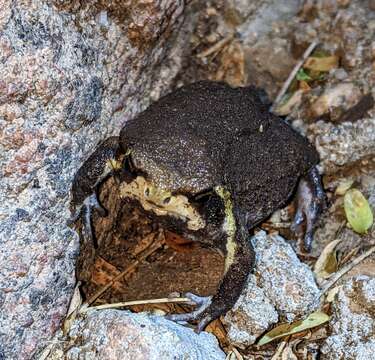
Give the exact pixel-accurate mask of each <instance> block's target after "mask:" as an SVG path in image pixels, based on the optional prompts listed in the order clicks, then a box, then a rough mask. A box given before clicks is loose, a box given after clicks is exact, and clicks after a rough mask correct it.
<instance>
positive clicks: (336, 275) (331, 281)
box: [320, 246, 375, 297]
mask: <svg viewBox="0 0 375 360" xmlns="http://www.w3.org/2000/svg"><path fill="white" fill-rule="evenodd" d="M374 252H375V246H373V247H371V248H370V249H369V250H367V251H366V252H364V253H363V254H362V255H360V256H358V257H357V258H355V259H354V260H353V261H352V262H350V263H349V264H348V265H346V266H344V267H342V268H341V269H340V270H339V271H337V272H336V273H334V274H333V275H332V276H331V277H330V278H329V279H328V280H327V281H326V282H325V284H324V285H323V287H322V290H321V291H320V297H321V296H323V295H324V294H325V293H326V292H327V291H328V290H329V289H330V288H331V286H332V285H333V284H335V283H336V282H337V281H338V280H339V279H340V278H341V277H342V276H343V275H345V274H346V273H347V272H348V271H350V270H351V269H353V268H354V266H357V265H358V264H359V263H360V262H362V261H363V260H365V259H366V258H367V257H369V256H370V255H371V254H373V253H374Z"/></svg>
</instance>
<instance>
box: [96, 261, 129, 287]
mask: <svg viewBox="0 0 375 360" xmlns="http://www.w3.org/2000/svg"><path fill="white" fill-rule="evenodd" d="M120 273H121V271H119V270H118V269H117V268H116V267H115V266H113V265H112V264H110V263H109V262H107V261H105V260H104V259H103V258H101V257H98V258H97V259H96V260H95V264H94V269H93V272H92V275H91V281H92V283H93V284H95V285H98V286H105V285H107V284H108V283H109V282H111V281H112V279H113V278H115V277H116V276H117V275H119V274H120ZM113 288H114V289H115V290H117V291H119V292H124V291H125V287H124V285H122V283H121V282H120V281H116V282H115V283H114V284H113Z"/></svg>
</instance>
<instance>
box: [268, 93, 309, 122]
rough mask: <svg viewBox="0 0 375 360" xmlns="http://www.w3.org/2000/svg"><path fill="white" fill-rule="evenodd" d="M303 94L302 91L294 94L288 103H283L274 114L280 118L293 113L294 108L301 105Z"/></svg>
mask: <svg viewBox="0 0 375 360" xmlns="http://www.w3.org/2000/svg"><path fill="white" fill-rule="evenodd" d="M303 93H304V91H303V90H301V89H300V90H297V91H296V92H294V93H293V94H292V96H290V97H289V98H288V100H287V101H286V102H281V103H280V104H279V105H278V106H277V107H276V109H275V110H274V113H275V114H277V115H280V116H285V115H288V114H289V113H291V112H292V110H293V108H294V107H295V106H297V105H299V104H300V103H301V101H302V94H303Z"/></svg>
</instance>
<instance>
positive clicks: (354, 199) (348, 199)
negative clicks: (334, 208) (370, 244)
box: [344, 189, 374, 234]
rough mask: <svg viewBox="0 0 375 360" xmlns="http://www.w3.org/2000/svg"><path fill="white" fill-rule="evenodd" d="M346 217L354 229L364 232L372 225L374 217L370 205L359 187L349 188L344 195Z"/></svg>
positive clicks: (360, 232)
mask: <svg viewBox="0 0 375 360" xmlns="http://www.w3.org/2000/svg"><path fill="white" fill-rule="evenodd" d="M344 209H345V214H346V218H347V219H348V222H349V224H350V226H351V227H352V228H353V230H354V231H355V232H357V233H359V234H364V233H366V232H367V230H368V229H369V228H370V227H371V226H372V224H373V222H374V217H373V214H372V211H371V208H370V205H369V203H368V201H367V200H366V198H365V197H364V196H363V194H362V193H361V192H360V191H359V190H357V189H351V190H348V191H347V192H346V193H345V196H344Z"/></svg>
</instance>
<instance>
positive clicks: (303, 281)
mask: <svg viewBox="0 0 375 360" xmlns="http://www.w3.org/2000/svg"><path fill="white" fill-rule="evenodd" d="M252 243H253V245H254V249H255V252H256V267H255V269H254V273H255V276H256V278H257V284H258V286H260V287H261V288H262V289H263V291H264V293H265V295H266V296H267V298H268V299H269V301H270V302H271V304H273V305H274V306H275V308H276V310H277V311H278V313H279V315H280V316H281V317H282V318H285V319H286V320H287V321H293V320H294V319H295V318H300V317H302V316H304V315H307V314H308V313H310V312H312V311H313V310H315V309H316V308H317V306H318V305H319V303H318V301H317V298H318V295H319V289H318V286H317V285H316V282H315V280H314V275H313V273H312V271H311V270H310V268H309V267H308V266H307V265H306V264H304V263H302V262H301V261H300V260H299V259H298V257H297V255H296V253H295V252H294V250H293V248H292V247H291V246H290V245H289V244H288V243H287V242H286V241H285V240H284V239H283V238H282V237H281V236H278V235H267V234H266V233H265V232H264V231H261V232H259V233H258V234H256V236H254V237H253V238H252Z"/></svg>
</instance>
